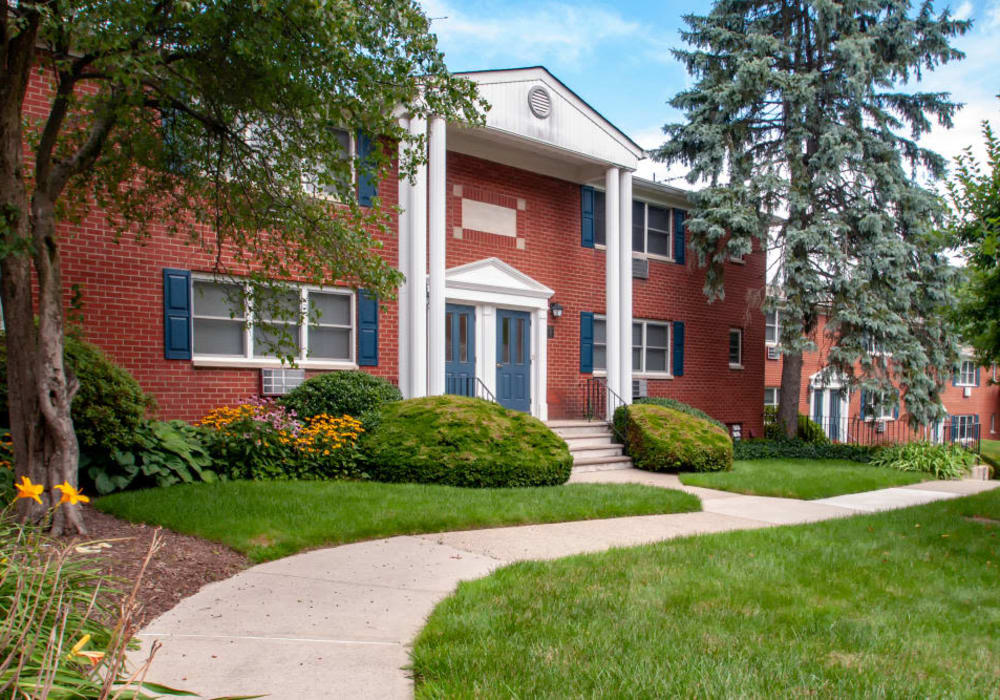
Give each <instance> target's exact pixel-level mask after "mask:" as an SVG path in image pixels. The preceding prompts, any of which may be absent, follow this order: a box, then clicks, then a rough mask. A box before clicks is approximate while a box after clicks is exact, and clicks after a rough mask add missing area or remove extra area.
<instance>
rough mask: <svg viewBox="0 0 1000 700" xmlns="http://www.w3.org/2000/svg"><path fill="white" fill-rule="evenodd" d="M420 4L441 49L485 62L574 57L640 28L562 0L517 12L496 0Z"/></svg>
mask: <svg viewBox="0 0 1000 700" xmlns="http://www.w3.org/2000/svg"><path fill="white" fill-rule="evenodd" d="M421 5H422V6H423V9H424V12H426V13H427V16H428V17H431V18H433V19H434V22H433V24H432V29H433V31H434V33H435V34H437V36H438V41H439V44H440V46H441V47H442V49H444V50H445V51H446V52H447V53H452V52H454V53H465V52H469V53H471V54H472V55H475V56H476V57H477V58H478V59H480V60H481V61H483V63H489V62H490V61H491V60H492V59H494V58H495V57H497V56H502V57H503V58H504V60H506V61H510V60H512V59H513V60H518V61H520V62H521V63H522V64H524V65H528V64H530V65H535V64H538V63H543V62H545V61H555V62H557V63H562V64H569V63H575V62H577V61H578V60H579V59H580V58H581V57H582V56H584V55H587V54H589V53H590V52H591V51H592V50H593V49H594V48H595V46H596V45H597V44H600V43H601V42H604V41H607V40H611V39H622V38H626V37H629V36H633V35H636V34H638V33H639V31H640V29H641V27H640V25H639V24H638V23H636V22H630V21H628V20H626V19H625V18H623V17H622V16H621V15H620V14H618V13H616V12H614V11H611V10H608V9H605V8H601V7H597V6H584V5H571V4H568V3H563V2H546V3H540V4H538V5H536V6H535V7H533V8H530V9H529V8H525V9H523V10H520V9H518V10H514V11H513V12H512V11H511V10H510V9H509V7H505V6H502V5H495V6H492V7H484V11H483V12H482V13H477V14H473V13H471V12H468V11H465V10H462V9H459V8H458V7H457V6H455V5H453V4H449V2H448V0H421ZM439 18H442V19H439ZM469 67H470V68H477V67H481V66H469ZM456 68H459V69H464V68H465V67H464V66H456Z"/></svg>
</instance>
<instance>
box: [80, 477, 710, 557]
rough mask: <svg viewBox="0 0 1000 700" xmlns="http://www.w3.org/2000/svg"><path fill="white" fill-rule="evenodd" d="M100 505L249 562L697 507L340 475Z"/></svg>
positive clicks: (563, 489)
mask: <svg viewBox="0 0 1000 700" xmlns="http://www.w3.org/2000/svg"><path fill="white" fill-rule="evenodd" d="M95 505H96V507H97V508H98V509H99V510H102V511H104V512H105V513H110V514H111V515H114V516H117V517H119V518H124V519H125V520H131V521H133V522H143V523H148V524H151V525H162V526H164V527H166V528H169V529H171V530H174V531H176V532H181V533H184V534H188V535H196V536H198V537H203V538H205V539H209V540H214V541H216V542H221V543H222V544H225V545H227V546H228V547H231V548H232V549H235V550H237V551H240V552H243V553H245V554H246V555H247V556H249V557H250V559H251V560H253V561H255V562H262V561H269V560H271V559H278V558H281V557H285V556H288V555H290V554H294V553H296V552H299V551H301V550H304V549H312V548H316V547H324V546H326V547H329V546H334V545H339V544H346V543H348V542H357V541H359V540H368V539H376V538H379V537H391V536H393V535H415V534H420V533H428V532H444V531H448V530H467V529H475V528H485V527H498V526H502V525H526V524H529V523H552V522H562V521H567V520H587V519H591V518H615V517H620V516H625V515H651V514H655V513H679V512H688V511H696V510H701V502H700V501H699V500H698V498H697V497H695V496H691V495H690V494H686V493H681V492H680V491H672V490H669V489H662V488H655V487H651V486H640V485H638V484H567V485H565V486H549V487H536V488H516V489H462V488H455V487H450V486H430V485H422V484H381V483H372V482H345V481H339V482H338V481H277V482H275V481H270V482H266V481H230V482H225V483H219V484H182V485H179V486H171V487H168V488H158V489H148V490H144V491H126V492H123V493H117V494H112V495H110V496H105V497H103V498H101V499H99V500H97V501H96V502H95Z"/></svg>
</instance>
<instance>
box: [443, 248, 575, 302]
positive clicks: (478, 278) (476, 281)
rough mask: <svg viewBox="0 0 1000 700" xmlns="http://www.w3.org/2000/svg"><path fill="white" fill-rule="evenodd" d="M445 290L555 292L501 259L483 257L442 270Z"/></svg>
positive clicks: (537, 294)
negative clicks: (443, 271) (444, 271)
mask: <svg viewBox="0 0 1000 700" xmlns="http://www.w3.org/2000/svg"><path fill="white" fill-rule="evenodd" d="M445 287H446V288H447V289H465V290H469V291H476V292H490V293H496V294H505V295H511V296H519V297H532V298H535V299H548V298H550V297H551V296H552V295H553V294H555V291H554V290H552V289H550V288H548V287H546V286H545V285H544V284H542V283H541V282H538V281H536V280H534V279H532V278H531V277H529V276H528V275H526V274H524V273H523V272H521V271H520V270H518V269H517V268H514V267H512V266H510V265H508V264H507V263H505V262H504V261H503V260H501V259H500V258H486V259H485V260H477V261H476V262H472V263H467V264H465V265H459V266H458V267H453V268H451V269H450V270H448V271H447V272H446V273H445Z"/></svg>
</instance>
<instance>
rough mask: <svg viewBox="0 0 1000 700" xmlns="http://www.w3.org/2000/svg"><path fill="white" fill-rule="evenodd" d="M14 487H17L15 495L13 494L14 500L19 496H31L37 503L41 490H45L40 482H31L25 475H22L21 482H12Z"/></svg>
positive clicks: (39, 499)
mask: <svg viewBox="0 0 1000 700" xmlns="http://www.w3.org/2000/svg"><path fill="white" fill-rule="evenodd" d="M14 488H16V489H17V495H16V496H14V500H15V501H16V500H17V499H19V498H31V499H34V500H36V501H38V502H39V503H41V502H42V499H41V498H39V497H40V496H41V495H42V491H44V490H45V487H44V486H42V485H41V484H33V483H31V479H29V478H28V477H26V476H22V477H21V483H20V484H14Z"/></svg>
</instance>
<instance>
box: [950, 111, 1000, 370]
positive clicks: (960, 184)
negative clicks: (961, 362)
mask: <svg viewBox="0 0 1000 700" xmlns="http://www.w3.org/2000/svg"><path fill="white" fill-rule="evenodd" d="M983 139H984V141H985V143H986V163H985V164H982V165H981V164H980V163H979V162H978V161H977V160H976V159H975V158H974V157H973V155H972V153H971V149H966V151H965V153H964V154H962V155H960V156H958V158H956V159H955V161H956V163H955V165H956V168H955V173H954V175H953V176H952V179H951V180H950V181H949V182H948V188H947V189H948V199H949V201H950V203H951V205H952V209H953V215H952V217H951V219H950V221H949V226H948V229H949V232H950V233H951V235H952V236H953V237H954V243H955V244H956V245H957V246H958V247H959V248H960V249H962V251H963V252H964V253H965V256H966V258H967V261H968V265H967V266H966V269H965V280H964V283H963V284H962V286H961V287H960V289H959V295H958V296H959V300H958V305H957V306H956V309H955V320H956V322H957V323H958V326H959V327H960V329H961V333H962V337H963V338H965V339H966V341H968V342H969V343H970V344H971V345H972V347H973V348H974V349H975V351H976V359H977V360H978V361H979V362H980V363H981V364H984V365H985V364H990V363H994V362H1000V138H998V137H997V136H996V135H995V134H994V133H993V129H992V128H991V127H990V123H989V122H988V121H984V122H983ZM984 166H985V167H984Z"/></svg>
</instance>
